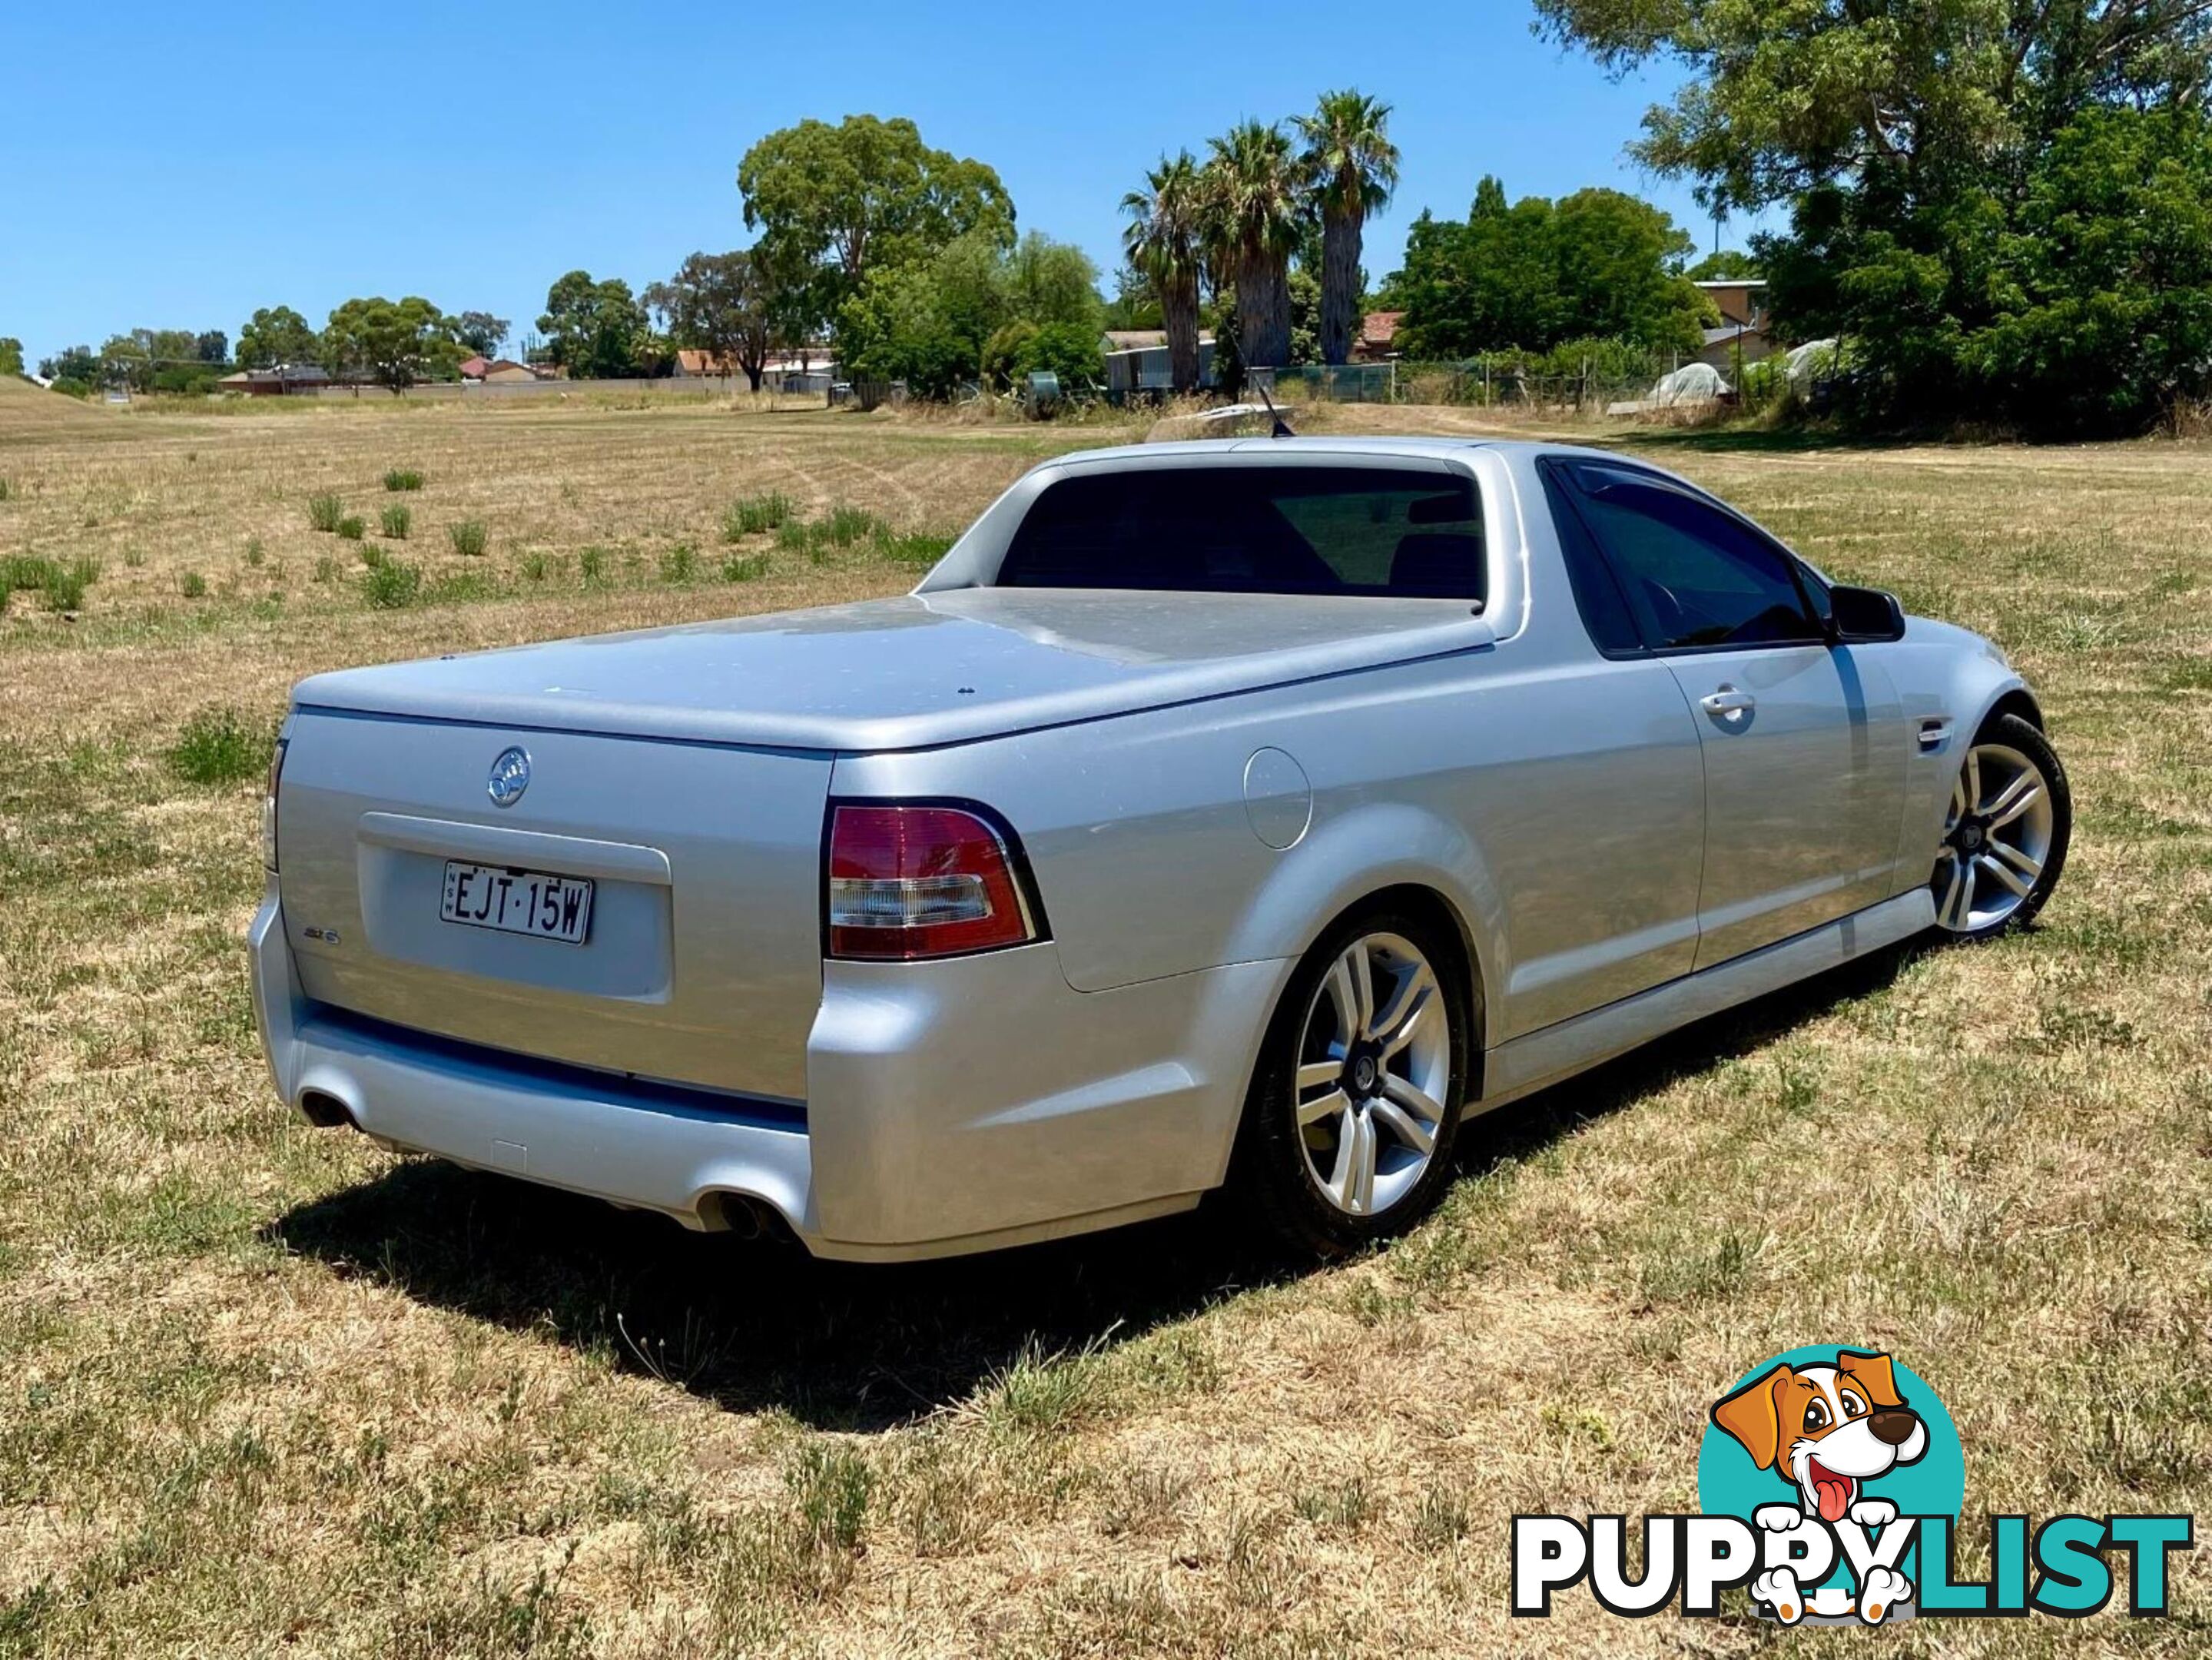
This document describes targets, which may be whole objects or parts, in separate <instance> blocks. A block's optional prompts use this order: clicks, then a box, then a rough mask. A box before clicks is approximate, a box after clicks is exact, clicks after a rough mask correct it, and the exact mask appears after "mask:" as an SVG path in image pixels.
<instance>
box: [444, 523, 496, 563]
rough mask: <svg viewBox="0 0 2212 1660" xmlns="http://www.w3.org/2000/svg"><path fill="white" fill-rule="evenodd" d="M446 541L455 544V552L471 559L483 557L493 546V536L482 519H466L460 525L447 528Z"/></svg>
mask: <svg viewBox="0 0 2212 1660" xmlns="http://www.w3.org/2000/svg"><path fill="white" fill-rule="evenodd" d="M446 539H447V541H448V542H450V543H452V544H453V551H454V552H455V553H459V554H465V555H466V556H468V557H470V558H471V559H475V558H477V557H479V556H482V554H483V550H485V549H486V548H487V547H489V545H490V544H491V536H490V534H489V532H487V531H486V530H485V529H484V526H483V520H480V519H464V520H461V521H460V522H459V524H454V525H448V526H446Z"/></svg>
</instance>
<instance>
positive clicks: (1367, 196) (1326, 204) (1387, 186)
mask: <svg viewBox="0 0 2212 1660" xmlns="http://www.w3.org/2000/svg"><path fill="white" fill-rule="evenodd" d="M1294 119H1295V121H1296V123H1297V129H1298V135H1299V137H1302V138H1304V140H1305V143H1306V148H1305V155H1304V158H1303V159H1304V162H1305V165H1306V168H1307V171H1308V174H1309V176H1310V178H1311V179H1312V180H1313V185H1314V189H1315V191H1316V193H1317V194H1318V196H1319V198H1320V202H1321V226H1322V232H1321V246H1322V256H1321V356H1322V362H1324V363H1341V362H1346V360H1348V359H1349V358H1350V357H1351V356H1352V312H1353V311H1354V309H1355V308H1356V307H1358V301H1359V242H1360V232H1361V230H1362V228H1363V227H1364V224H1365V222H1366V219H1367V216H1368V215H1369V214H1370V213H1371V212H1374V211H1375V210H1378V209H1380V208H1382V207H1383V206H1384V205H1386V204H1388V203H1389V200H1390V192H1391V191H1392V190H1394V189H1395V188H1396V186H1397V183H1398V147H1397V146H1396V145H1395V144H1394V143H1391V142H1390V138H1389V122H1390V106H1389V105H1388V104H1385V103H1382V102H1380V101H1378V100H1376V99H1372V98H1369V97H1367V96H1365V95H1364V94H1361V93H1358V92H1355V91H1353V90H1352V89H1351V88H1346V89H1345V90H1344V91H1342V92H1325V93H1323V94H1322V97H1321V103H1320V104H1319V106H1316V109H1315V111H1314V112H1313V113H1312V114H1311V115H1301V116H1297V117H1295V118H1294Z"/></svg>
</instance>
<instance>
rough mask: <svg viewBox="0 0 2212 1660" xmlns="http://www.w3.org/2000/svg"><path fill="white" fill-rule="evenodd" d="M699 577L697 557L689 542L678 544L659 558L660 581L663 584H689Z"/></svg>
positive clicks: (696, 552)
mask: <svg viewBox="0 0 2212 1660" xmlns="http://www.w3.org/2000/svg"><path fill="white" fill-rule="evenodd" d="M698 575H699V555H698V551H697V550H696V549H695V548H693V547H692V545H691V544H690V543H689V542H678V544H676V545H675V546H674V547H672V548H671V549H669V550H668V551H667V552H665V553H664V554H662V555H661V556H660V580H661V581H664V582H690V581H696V579H697V577H698Z"/></svg>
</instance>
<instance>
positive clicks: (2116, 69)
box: [1536, 0, 2212, 209]
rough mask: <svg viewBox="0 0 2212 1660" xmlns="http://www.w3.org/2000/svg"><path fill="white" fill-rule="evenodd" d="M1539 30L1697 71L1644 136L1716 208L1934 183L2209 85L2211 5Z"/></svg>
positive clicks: (1620, 62) (1765, 4) (1657, 14)
mask: <svg viewBox="0 0 2212 1660" xmlns="http://www.w3.org/2000/svg"><path fill="white" fill-rule="evenodd" d="M1536 9H1537V14H1538V17H1539V20H1540V26H1541V27H1542V28H1543V29H1544V30H1545V31H1546V32H1547V33H1549V34H1550V35H1551V36H1552V37H1553V39H1555V40H1559V41H1561V42H1562V43H1564V44H1567V45H1571V46H1581V47H1583V48H1584V49H1586V50H1587V51H1589V52H1590V53H1591V54H1592V55H1593V56H1594V57H1595V58H1597V60H1598V61H1599V62H1600V63H1601V64H1603V65H1604V66H1605V67H1606V68H1607V70H1612V71H1613V72H1616V73H1626V72H1627V71H1629V70H1634V69H1636V68H1638V66H1640V65H1642V64H1645V63H1648V62H1651V61H1653V60H1656V59H1662V58H1663V59H1666V60H1669V61H1670V62H1671V63H1673V64H1678V65H1680V66H1681V67H1684V68H1686V69H1687V70H1688V72H1689V73H1688V78H1687V79H1686V81H1685V82H1684V83H1683V85H1682V87H1681V89H1680V91H1679V92H1677V93H1676V94H1675V95H1674V99H1673V100H1671V101H1669V102H1668V103H1664V104H1659V105H1655V106H1653V107H1652V108H1651V109H1650V111H1649V112H1647V113H1646V114H1645V116H1644V137H1643V139H1642V141H1641V142H1640V143H1638V144H1637V145H1636V146H1635V147H1634V149H1635V152H1636V154H1637V155H1638V159H1640V160H1641V161H1644V162H1645V163H1646V164H1647V165H1649V166H1650V167H1654V168H1656V169H1657V170H1658V171H1660V172H1662V173H1670V174H1687V175H1689V176H1690V177H1692V178H1693V179H1696V180H1697V181H1698V185H1699V191H1700V193H1701V196H1702V198H1703V199H1704V200H1705V202H1706V203H1707V204H1708V205H1711V206H1713V207H1717V208H1723V209H1725V208H1731V207H1759V206H1763V205H1765V204H1770V203H1776V202H1785V201H1790V200H1792V199H1794V198H1796V196H1798V195H1799V194H1800V193H1801V192H1805V191H1807V190H1809V189H1811V188H1813V187H1814V186H1815V185H1823V184H1829V183H1834V182H1837V181H1838V180H1849V179H1856V178H1858V177H1860V176H1862V175H1863V174H1866V173H1869V172H1891V171H1895V172H1899V173H1903V174H1904V175H1905V178H1906V179H1908V180H1909V181H1910V183H1909V190H1910V192H1911V194H1913V195H1916V196H1924V195H1926V194H1927V193H1929V192H1943V191H1944V190H1945V189H1946V187H1947V185H1954V184H1957V183H1960V182H1971V181H1972V179H1974V178H1975V177H1976V176H1977V175H1978V174H1979V173H1981V172H1982V170H1983V169H1984V167H1987V166H1989V165H1990V164H1991V163H1992V162H1995V161H1999V160H2000V159H2001V158H2002V157H2004V156H2006V155H2013V156H2021V155H2031V154H2033V152H2034V151H2035V150H2036V149H2038V148H2039V146H2040V145H2042V144H2043V143H2045V142H2047V141H2048V140H2049V139H2050V138H2051V137H2052V136H2053V135H2054V134H2056V133H2057V131H2059V130H2060V129H2061V128H2063V126H2065V125H2067V123H2068V122H2069V121H2070V120H2071V119H2073V117H2074V115H2075V113H2077V112H2080V111H2081V110H2082V109H2084V108H2086V107H2087V106H2090V105H2092V104H2101V103H2121V102H2136V103H2140V102H2143V101H2146V100H2151V101H2155V100H2164V99H2166V98H2169V97H2172V96H2175V95H2187V96H2194V95H2196V94H2198V93H2200V92H2202V90H2203V88H2204V85H2205V81H2206V76H2207V70H2208V64H2212V8H2207V7H2206V6H2205V5H2204V4H2203V3H2202V0H2036V3H2032V4H2030V3H2021V0H1537V3H1536Z"/></svg>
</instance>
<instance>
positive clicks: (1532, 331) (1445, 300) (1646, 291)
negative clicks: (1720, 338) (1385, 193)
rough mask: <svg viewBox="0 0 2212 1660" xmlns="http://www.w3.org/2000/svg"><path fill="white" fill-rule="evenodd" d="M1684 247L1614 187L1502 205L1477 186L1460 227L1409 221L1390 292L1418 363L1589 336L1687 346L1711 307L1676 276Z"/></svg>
mask: <svg viewBox="0 0 2212 1660" xmlns="http://www.w3.org/2000/svg"><path fill="white" fill-rule="evenodd" d="M1691 250H1692V243H1691V240H1690V238H1689V236H1688V234H1686V232H1684V231H1683V230H1682V229H1681V228H1680V227H1679V226H1677V225H1676V224H1675V223H1674V221H1673V220H1672V219H1671V218H1669V217H1668V216H1667V215H1666V214H1665V213H1663V212H1662V211H1661V210H1659V209H1657V208H1656V207H1654V206H1652V205H1651V204H1650V203H1649V202H1645V201H1643V200H1640V199H1639V198H1636V197H1633V196H1629V195H1626V194H1624V193H1623V192H1620V191H1614V190H1602V189H1593V190H1583V191H1577V192H1575V193H1574V194H1573V195H1572V196H1569V197H1565V198H1562V199H1561V200H1559V201H1558V202H1556V203H1555V202H1553V201H1550V200H1548V199H1547V198H1543V197H1540V196H1529V197H1523V198H1522V199H1521V200H1520V201H1518V202H1516V203H1514V204H1511V205H1510V206H1509V205H1508V204H1507V203H1506V199H1505V191H1504V186H1503V185H1501V184H1499V182H1498V180H1497V179H1484V180H1483V181H1482V182H1481V184H1480V186H1479V187H1478V188H1477V190H1476V192H1475V199H1474V208H1473V209H1472V210H1470V212H1469V213H1468V217H1467V218H1466V220H1465V221H1463V222H1453V221H1449V220H1438V219H1437V218H1436V217H1434V216H1432V215H1430V214H1426V213H1425V214H1423V215H1422V216H1420V218H1419V219H1418V220H1416V221H1415V222H1414V223H1413V229H1412V232H1411V233H1410V234H1409V235H1408V237H1407V244H1406V263H1405V266H1404V268H1403V269H1402V270H1401V271H1398V272H1397V273H1395V275H1394V276H1393V277H1391V278H1390V279H1389V284H1388V287H1387V293H1388V295H1389V300H1390V301H1391V303H1392V304H1393V305H1395V306H1396V307H1399V308H1400V309H1401V310H1403V311H1404V312H1405V313H1406V315H1405V319H1404V320H1403V322H1401V325H1400V326H1399V339H1400V341H1401V343H1402V347H1403V350H1405V351H1406V352H1407V353H1408V354H1409V355H1412V356H1423V357H1440V358H1441V357H1467V356H1474V354H1476V353H1478V352H1484V351H1492V350H1501V349H1504V348H1509V347H1513V348H1520V349H1522V350H1528V351H1545V350H1549V349H1550V348H1552V347H1553V346H1555V345H1557V344H1559V343H1560V342H1561V341H1565V340H1579V339H1592V338H1613V339H1620V340H1622V341H1626V342H1628V343H1630V344H1634V345H1637V346H1640V347H1644V348H1647V349H1650V350H1694V349H1695V348H1696V347H1697V346H1698V344H1699V343H1700V340H1701V338H1702V336H1701V335H1700V333H1699V330H1700V328H1701V327H1702V326H1703V325H1704V324H1705V320H1706V319H1707V317H1708V316H1709V314H1710V312H1711V307H1710V306H1709V304H1708V302H1707V301H1706V300H1705V296H1704V295H1701V294H1700V293H1699V291H1698V289H1697V288H1696V287H1695V286H1694V285H1693V284H1692V283H1691V282H1690V281H1689V279H1688V278H1686V277H1683V276H1682V275H1680V265H1681V262H1682V260H1683V259H1684V258H1686V256H1687V255H1688V254H1689V252H1691Z"/></svg>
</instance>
